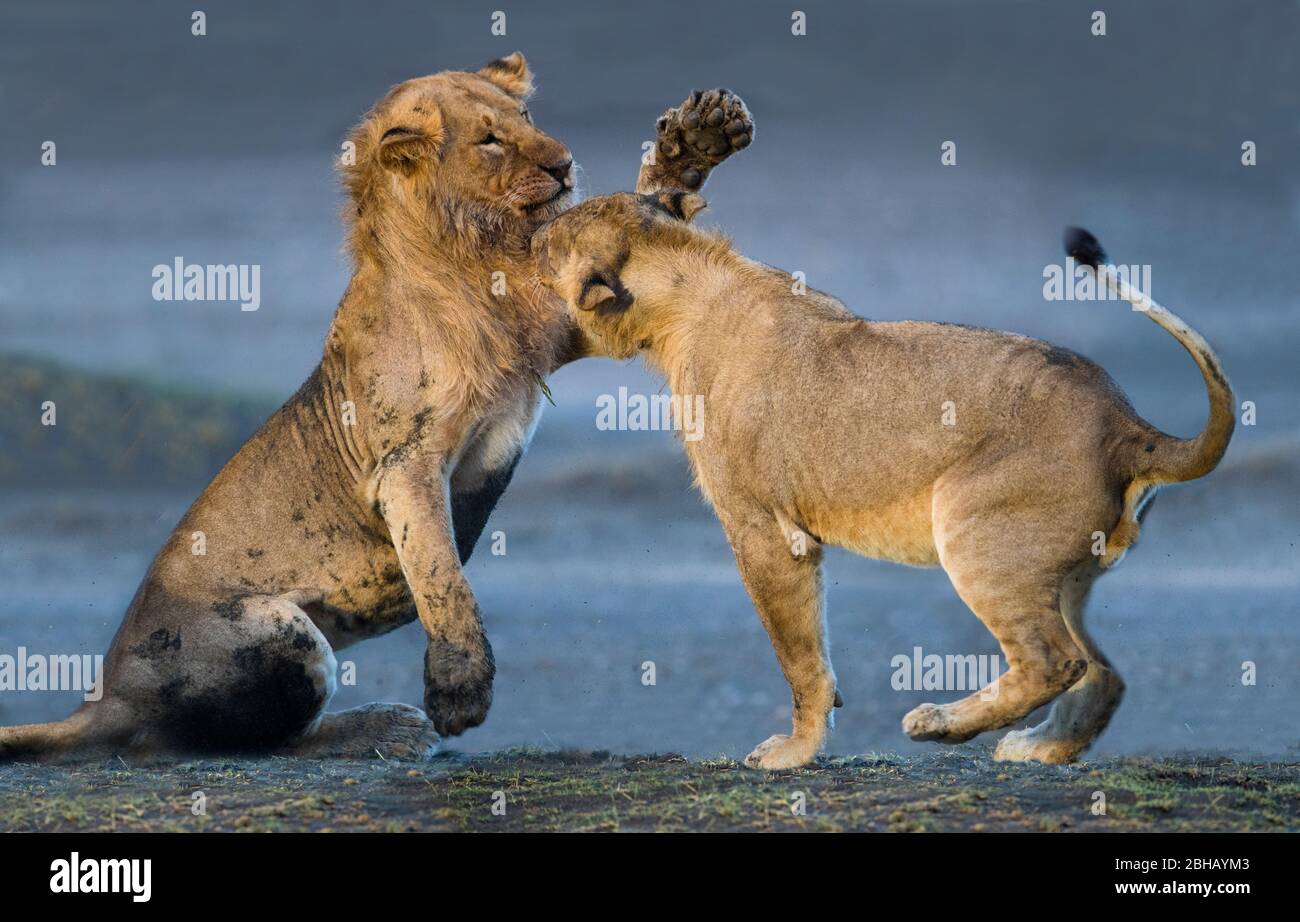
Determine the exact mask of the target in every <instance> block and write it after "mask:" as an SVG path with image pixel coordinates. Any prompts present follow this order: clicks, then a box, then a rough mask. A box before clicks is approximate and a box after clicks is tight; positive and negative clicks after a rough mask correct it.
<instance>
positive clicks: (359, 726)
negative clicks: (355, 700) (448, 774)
mask: <svg viewBox="0 0 1300 922" xmlns="http://www.w3.org/2000/svg"><path fill="white" fill-rule="evenodd" d="M439 742H440V739H439V737H438V733H437V731H436V730H434V728H433V721H431V720H430V719H429V718H428V717H427V716H425V713H424V711H422V710H420V709H419V708H417V707H413V706H412V705H409V704H387V703H375V704H365V705H362V706H361V707H355V708H350V709H349V710H346V711H338V712H336V713H333V714H325V715H324V716H323V717H322V718H321V721H320V723H319V724H318V725H317V726H316V728H315V729H313V730H312V731H311V732H310V733H308V734H306V735H304V737H303V738H302V739H301V740H299V741H297V742H296V743H293V744H291V745H290V746H288V747H286V749H285V754H286V755H295V756H302V757H304V758H313V759H331V758H332V759H363V758H374V757H376V756H378V757H379V758H382V759H402V760H410V761H423V760H425V759H428V758H430V757H432V756H433V755H434V754H435V753H437V751H438V744H439Z"/></svg>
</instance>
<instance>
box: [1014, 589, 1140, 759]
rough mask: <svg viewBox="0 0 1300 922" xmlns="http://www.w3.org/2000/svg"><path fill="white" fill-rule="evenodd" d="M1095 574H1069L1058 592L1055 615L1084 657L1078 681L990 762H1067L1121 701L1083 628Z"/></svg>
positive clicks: (1118, 682) (1119, 687) (1113, 676)
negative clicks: (1040, 719) (1083, 670)
mask: <svg viewBox="0 0 1300 922" xmlns="http://www.w3.org/2000/svg"><path fill="white" fill-rule="evenodd" d="M1094 578H1095V573H1081V574H1075V575H1074V576H1072V577H1071V578H1070V579H1069V580H1068V581H1067V584H1066V586H1065V587H1064V589H1063V590H1062V593H1061V614H1062V616H1063V617H1064V618H1065V623H1066V626H1067V627H1068V628H1069V630H1070V634H1071V635H1072V636H1073V637H1074V639H1075V642H1076V643H1077V644H1078V645H1079V646H1080V648H1082V649H1083V651H1084V652H1085V653H1086V654H1087V656H1088V671H1087V672H1086V673H1084V676H1083V678H1081V679H1080V680H1079V681H1078V682H1075V683H1074V685H1072V686H1070V688H1069V689H1068V690H1067V691H1066V692H1065V693H1064V694H1062V695H1061V697H1059V698H1057V699H1056V702H1055V703H1054V704H1053V705H1052V710H1051V713H1050V714H1048V716H1047V719H1046V720H1045V721H1043V722H1042V723H1040V724H1038V725H1037V726H1035V727H1029V728H1027V729H1024V730H1012V731H1011V732H1010V733H1008V734H1007V735H1006V736H1004V737H1003V738H1002V739H1001V741H999V743H998V748H997V750H996V751H995V753H994V758H996V759H999V760H1001V761H1006V762H1031V761H1032V762H1045V763H1048V764H1053V765H1057V764H1063V763H1066V762H1073V761H1074V760H1075V759H1077V758H1078V757H1079V755H1080V754H1081V753H1083V751H1084V750H1086V749H1087V748H1088V747H1089V746H1090V745H1092V742H1093V740H1095V739H1096V738H1097V737H1098V736H1099V735H1100V734H1101V733H1102V731H1103V730H1105V729H1106V726H1107V725H1108V724H1109V723H1110V719H1111V717H1112V716H1113V715H1114V713H1115V710H1116V708H1118V707H1119V705H1120V701H1122V700H1123V698H1124V680H1123V679H1121V678H1120V675H1119V673H1118V672H1116V671H1115V667H1114V666H1112V665H1111V663H1110V662H1109V661H1108V660H1107V659H1106V657H1105V656H1104V655H1103V654H1102V652H1101V651H1100V650H1099V649H1098V648H1097V645H1096V643H1094V642H1093V640H1092V638H1091V637H1090V636H1089V635H1088V632H1087V631H1086V630H1085V629H1084V626H1083V612H1084V607H1085V605H1086V603H1087V600H1088V591H1089V589H1090V588H1091V584H1092V580H1093V579H1094Z"/></svg>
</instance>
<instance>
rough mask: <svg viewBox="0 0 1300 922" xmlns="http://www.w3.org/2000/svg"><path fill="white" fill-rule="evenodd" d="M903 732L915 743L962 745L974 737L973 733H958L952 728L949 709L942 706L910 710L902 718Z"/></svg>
mask: <svg viewBox="0 0 1300 922" xmlns="http://www.w3.org/2000/svg"><path fill="white" fill-rule="evenodd" d="M903 732H904V733H906V734H907V735H908V736H910V737H911V738H912V739H914V740H916V741H917V742H926V741H928V740H933V741H934V742H936V743H964V742H966V741H967V740H968V739H970V738H971V737H973V736H975V734H974V733H966V732H961V731H958V730H957V729H956V728H955V727H954V726H953V721H952V714H951V711H950V709H949V707H948V706H947V705H943V704H921V705H917V706H916V707H914V708H912V710H910V711H908V712H907V714H905V715H904V716H903Z"/></svg>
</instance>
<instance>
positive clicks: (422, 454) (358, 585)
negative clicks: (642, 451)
mask: <svg viewBox="0 0 1300 922" xmlns="http://www.w3.org/2000/svg"><path fill="white" fill-rule="evenodd" d="M531 90H532V76H531V74H530V73H529V70H528V67H527V65H526V63H525V62H524V59H523V56H522V55H520V54H517V53H516V54H513V55H510V56H509V57H506V58H502V59H500V60H498V61H494V62H492V63H491V64H489V65H488V66H487V67H485V68H483V69H482V70H481V71H478V72H477V73H462V72H444V73H439V74H434V75H432V76H428V77H421V78H418V79H415V80H409V81H407V82H406V83H403V84H401V85H400V86H397V87H394V88H393V89H392V90H391V91H390V92H389V93H388V94H387V95H386V96H385V97H384V98H383V99H382V100H380V101H379V103H377V104H376V105H375V107H374V108H373V109H372V110H371V111H370V112H369V113H368V114H367V115H366V117H365V118H364V119H363V120H362V122H361V123H360V124H359V125H358V126H357V127H356V128H355V129H354V130H353V131H352V133H351V134H350V136H349V139H350V140H351V141H352V142H353V145H354V151H353V154H354V160H355V162H353V163H349V164H348V165H346V166H344V167H343V180H344V184H345V187H346V189H347V191H348V203H347V206H346V208H347V210H346V217H347V219H348V224H349V233H348V246H349V250H350V252H351V255H352V258H353V262H354V264H355V271H354V274H353V276H352V280H351V283H350V284H349V286H348V289H347V292H346V294H345V295H344V296H343V300H342V302H341V303H340V304H339V307H338V311H337V313H336V314H335V317H334V321H333V323H332V325H331V327H330V330H329V334H328V336H327V338H326V342H325V353H324V357H323V358H322V360H321V363H320V366H319V367H318V368H317V369H316V371H315V372H314V373H313V374H312V375H311V377H310V378H309V379H308V380H307V382H306V383H305V384H304V385H303V386H302V388H301V389H300V390H299V391H298V393H297V394H295V395H294V396H293V397H292V398H291V399H290V400H289V401H288V402H287V403H286V404H285V405H284V406H283V407H282V408H281V409H280V410H279V411H278V412H277V413H276V414H275V415H274V416H272V417H271V419H270V420H268V421H267V423H266V424H265V425H264V426H263V427H262V428H261V430H260V431H258V432H257V434H255V435H254V436H253V437H252V438H251V439H250V440H249V441H248V443H247V444H246V445H244V446H243V448H241V449H240V451H239V452H238V453H237V454H236V455H235V457H234V458H233V459H231V461H230V462H229V463H228V464H227V465H226V466H225V467H224V468H223V469H222V470H221V471H220V473H218V474H217V476H216V477H215V478H214V479H213V481H212V483H211V484H210V485H209V486H208V487H207V488H206V489H205V490H204V492H203V494H202V495H201V496H200V497H199V498H198V500H197V501H196V502H195V503H194V505H193V506H192V507H191V508H190V510H189V511H188V512H187V513H186V514H185V516H184V518H183V519H182V520H181V522H180V524H179V525H178V526H177V527H176V530H175V531H174V532H173V534H172V535H171V537H170V538H169V539H168V540H167V543H166V544H165V545H164V546H163V548H162V550H161V551H160V552H159V554H158V556H157V558H156V559H155V561H154V563H153V565H152V566H151V568H150V570H149V572H148V574H147V575H146V576H145V579H144V581H143V583H142V584H141V586H140V588H139V590H138V591H137V593H136V596H135V599H134V600H133V601H132V603H131V606H130V608H129V610H128V611H127V613H126V616H125V618H124V620H123V623H122V625H121V627H120V628H119V630H118V633H117V636H116V637H115V638H114V641H113V645H112V648H111V649H110V651H109V654H108V657H107V660H106V663H105V679H104V685H103V691H104V697H103V700H102V701H99V702H97V703H94V704H87V705H85V706H84V707H83V708H82V709H81V710H79V711H78V712H77V713H76V714H74V715H73V717H71V718H69V719H68V720H66V721H62V722H60V723H55V724H39V725H29V726H23V727H9V728H2V729H0V759H6V758H35V759H41V758H51V757H55V756H60V755H67V754H70V755H74V756H80V755H88V754H93V753H96V752H99V751H102V750H104V749H106V748H118V747H121V748H129V749H130V750H131V751H133V752H137V753H152V752H166V751H177V750H218V751H239V750H260V751H266V750H277V751H281V752H287V753H298V754H302V755H312V756H324V755H349V756H369V755H371V754H372V753H373V752H375V751H376V750H378V751H380V752H381V753H382V754H383V755H385V756H391V755H396V756H401V757H409V758H420V757H423V756H425V755H428V754H429V753H430V752H431V751H432V750H433V748H434V747H435V746H436V744H437V742H438V737H439V734H442V735H447V734H453V735H454V734H458V733H461V732H462V731H464V730H465V729H467V728H469V727H473V726H475V725H477V724H479V723H481V722H482V721H483V719H484V718H485V716H486V714H487V711H488V708H489V706H490V704H491V700H492V680H493V674H494V670H495V667H494V662H493V658H492V651H491V647H490V646H489V644H488V641H487V637H486V636H485V634H484V631H483V625H482V622H481V619H480V616H479V609H478V605H477V603H476V602H475V599H474V594H473V592H472V590H471V589H470V586H469V584H468V583H467V582H466V580H465V577H464V574H463V573H462V571H461V565H462V563H463V562H464V561H465V560H466V559H467V558H468V557H469V554H470V552H471V551H472V550H473V547H474V543H475V541H476V540H477V538H478V536H479V534H480V532H481V531H482V529H483V527H484V524H485V522H486V520H487V516H488V514H489V513H490V512H491V510H492V507H493V505H494V504H495V503H496V500H497V498H498V497H499V496H500V495H501V492H502V491H503V490H504V489H505V487H506V484H507V483H508V482H509V480H510V476H511V473H512V471H513V470H514V466H515V464H516V463H517V461H518V460H519V457H520V455H521V454H522V452H523V450H524V447H525V445H526V443H527V441H528V439H529V437H530V435H531V432H532V429H533V426H534V425H535V421H536V416H537V410H538V405H539V396H540V390H541V387H542V383H541V382H542V380H543V379H544V378H545V376H546V375H548V374H550V373H551V372H552V371H553V370H554V369H555V368H556V367H557V366H558V365H560V364H561V363H563V362H565V361H567V360H569V359H571V358H573V357H575V355H576V353H575V352H574V351H573V350H572V349H571V348H570V346H571V343H572V342H573V340H574V329H573V325H572V324H571V322H570V321H568V319H567V314H566V312H565V310H564V305H563V302H562V301H560V300H559V299H557V298H556V297H555V296H554V295H553V294H551V293H550V292H549V291H548V290H546V289H545V288H543V287H542V286H540V284H538V282H537V280H536V279H535V277H534V276H533V273H532V263H531V259H530V257H529V255H528V240H529V238H530V236H531V233H532V231H533V230H534V229H535V228H536V226H537V225H538V224H539V223H540V222H541V221H543V220H545V219H547V218H550V217H553V216H554V215H556V214H558V213H559V212H560V211H562V210H563V208H565V207H566V206H567V204H568V199H569V196H570V192H571V190H572V187H573V179H572V171H571V156H570V153H569V151H568V149H567V148H565V147H564V146H563V145H562V144H560V143H559V142H557V141H555V140H553V139H552V138H550V137H548V136H546V135H545V134H543V133H542V132H541V131H539V130H538V129H537V128H536V127H534V126H533V124H532V120H531V117H530V116H529V115H528V112H527V109H526V99H527V97H528V95H529V93H530V92H531ZM715 112H716V113H725V114H726V115H727V116H728V118H730V119H731V121H727V122H725V123H722V124H717V125H715V127H710V128H709V129H708V130H707V131H704V132H702V133H701V132H698V131H697V132H696V133H695V135H693V136H692V138H690V139H687V138H685V137H684V136H683V135H682V132H681V125H682V124H683V123H684V122H687V121H693V122H694V123H696V124H698V123H700V122H701V120H705V121H708V120H712V122H714V123H719V122H720V118H721V116H720V115H718V114H715ZM736 118H741V119H742V120H743V122H744V126H745V131H744V132H743V135H744V137H745V138H746V139H747V138H748V137H749V136H752V125H750V124H749V121H748V114H747V113H746V112H745V110H744V105H743V103H741V102H740V100H739V99H738V98H736V97H734V96H732V95H731V94H729V93H727V92H726V91H711V92H710V93H699V92H697V93H695V94H693V95H692V97H691V99H689V100H687V102H686V103H685V104H683V106H681V107H678V108H677V109H673V110H670V111H669V112H667V113H665V114H664V116H662V117H661V119H660V126H661V128H660V133H659V135H658V140H659V143H660V144H661V145H666V146H667V147H669V148H673V147H675V148H676V149H677V155H676V156H661V157H660V158H658V160H657V162H656V163H653V164H647V165H643V166H642V168H641V173H640V177H639V183H640V184H642V185H644V186H646V187H648V188H669V187H671V186H673V184H674V183H677V184H680V183H682V182H684V181H685V179H690V180H693V181H694V184H695V185H697V186H698V185H699V184H700V183H702V182H703V179H704V174H706V173H707V170H708V168H709V167H712V166H715V165H716V164H717V163H719V162H721V161H722V160H723V159H725V157H726V156H728V155H729V154H730V153H732V152H733V151H735V150H738V149H740V148H741V147H743V146H744V143H739V141H738V138H739V137H740V136H739V135H738V134H737V133H736V132H734V131H732V130H731V129H732V128H734V125H733V122H734V121H735V119H736ZM720 142H725V143H722V144H721V148H723V149H718V148H719V146H720ZM745 143H747V140H746V141H745ZM715 149H718V152H717V153H716V154H715V153H713V151H714V150H715ZM690 170H695V172H694V173H690V172H688V171H690ZM701 171H702V172H701ZM683 177H684V178H683ZM198 550H202V553H196V551H198ZM417 617H418V618H419V620H420V622H421V624H422V625H423V627H424V629H425V632H426V635H427V647H426V651H425V701H424V704H425V710H426V711H427V712H428V713H427V716H426V714H425V713H424V712H422V711H421V710H420V709H419V708H415V707H411V706H407V705H397V704H392V705H383V704H376V705H368V706H366V707H364V708H354V709H352V710H350V711H345V712H342V713H338V714H326V713H325V712H324V709H325V706H326V704H327V703H328V701H329V699H330V697H331V696H332V694H333V692H334V689H335V683H336V680H335V670H336V666H337V663H336V660H335V657H334V651H335V650H338V649H341V648H343V647H346V646H348V645H349V644H352V643H355V642H357V641H359V640H364V639H366V638H369V637H374V636H376V635H379V634H384V633H386V632H388V631H391V630H393V629H394V628H397V627H399V626H401V625H403V624H407V623H409V622H410V621H412V620H414V619H415V618H417Z"/></svg>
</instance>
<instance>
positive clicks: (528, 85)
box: [478, 51, 533, 99]
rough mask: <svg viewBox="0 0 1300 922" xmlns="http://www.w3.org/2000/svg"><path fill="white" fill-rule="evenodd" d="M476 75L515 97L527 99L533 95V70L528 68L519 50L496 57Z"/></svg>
mask: <svg viewBox="0 0 1300 922" xmlns="http://www.w3.org/2000/svg"><path fill="white" fill-rule="evenodd" d="M478 75H479V76H480V77H482V78H483V79H485V80H488V81H490V82H491V83H493V84H494V85H495V86H497V87H498V88H500V89H502V90H504V91H505V92H507V93H509V94H510V95H511V96H514V97H515V98H516V99H527V98H528V97H529V96H531V95H533V72H532V71H530V70H529V69H528V62H527V61H525V60H524V56H523V54H522V53H521V52H518V51H516V52H515V53H514V54H508V55H506V56H505V57H504V58H497V59H496V60H495V61H493V62H492V63H491V64H489V65H487V66H486V67H484V68H483V69H482V70H480V71H479V72H478Z"/></svg>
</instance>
